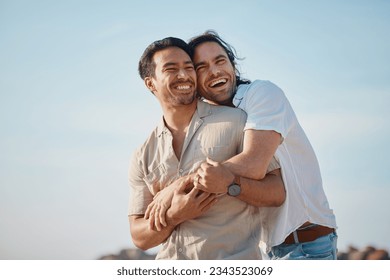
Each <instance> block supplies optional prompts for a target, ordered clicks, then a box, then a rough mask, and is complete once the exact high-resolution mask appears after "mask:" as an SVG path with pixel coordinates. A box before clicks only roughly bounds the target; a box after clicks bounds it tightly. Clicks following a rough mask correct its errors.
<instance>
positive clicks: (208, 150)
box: [193, 145, 236, 165]
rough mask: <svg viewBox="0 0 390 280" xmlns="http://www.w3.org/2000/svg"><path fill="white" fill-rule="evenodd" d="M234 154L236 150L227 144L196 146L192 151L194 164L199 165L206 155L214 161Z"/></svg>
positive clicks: (222, 159) (223, 159)
mask: <svg viewBox="0 0 390 280" xmlns="http://www.w3.org/2000/svg"><path fill="white" fill-rule="evenodd" d="M234 155H236V151H235V149H234V148H233V147H231V146H229V145H224V146H215V147H198V148H197V149H195V151H194V157H193V159H194V160H193V163H194V165H199V164H200V163H201V162H203V161H205V160H206V158H207V157H209V158H210V159H212V160H214V161H217V162H221V161H225V160H227V159H229V158H231V157H232V156H234Z"/></svg>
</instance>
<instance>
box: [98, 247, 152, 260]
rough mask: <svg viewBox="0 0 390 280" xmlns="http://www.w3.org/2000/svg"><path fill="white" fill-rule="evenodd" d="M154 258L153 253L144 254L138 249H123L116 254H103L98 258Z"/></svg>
mask: <svg viewBox="0 0 390 280" xmlns="http://www.w3.org/2000/svg"><path fill="white" fill-rule="evenodd" d="M155 258H156V256H155V255H149V254H146V253H145V252H144V251H142V250H139V249H123V250H121V251H120V252H119V254H117V255H113V254H110V255H105V256H102V257H100V258H99V260H154V259H155Z"/></svg>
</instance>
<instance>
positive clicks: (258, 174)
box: [222, 152, 272, 180]
mask: <svg viewBox="0 0 390 280" xmlns="http://www.w3.org/2000/svg"><path fill="white" fill-rule="evenodd" d="M271 159H272V156H271V158H261V157H259V156H255V155H253V154H249V153H244V152H242V153H240V154H238V155H236V156H234V157H232V158H230V159H228V160H227V161H225V162H223V163H222V164H223V165H224V166H226V167H227V168H228V169H229V170H230V171H231V172H232V173H234V174H235V175H237V176H240V177H246V178H251V179H255V180H261V179H263V178H264V177H265V175H266V173H267V168H268V165H269V163H270V161H271Z"/></svg>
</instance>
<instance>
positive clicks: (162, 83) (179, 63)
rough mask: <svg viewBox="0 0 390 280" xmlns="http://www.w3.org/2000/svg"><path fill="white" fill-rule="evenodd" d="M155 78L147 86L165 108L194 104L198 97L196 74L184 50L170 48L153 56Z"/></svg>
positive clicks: (150, 78) (149, 80) (146, 80)
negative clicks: (196, 96)
mask: <svg viewBox="0 0 390 280" xmlns="http://www.w3.org/2000/svg"><path fill="white" fill-rule="evenodd" d="M153 61H154V63H155V65H156V67H155V74H154V77H146V78H145V84H146V86H147V87H148V88H149V90H150V91H152V92H153V93H154V94H155V95H156V97H157V98H158V100H159V101H160V103H161V104H162V105H163V106H168V107H171V106H180V105H188V104H192V103H193V102H194V100H195V95H196V73H195V69H194V66H193V63H192V61H191V58H190V57H189V56H188V55H187V53H186V52H184V51H183V50H182V49H180V48H177V47H169V48H166V49H163V50H161V51H158V52H156V53H155V54H154V56H153Z"/></svg>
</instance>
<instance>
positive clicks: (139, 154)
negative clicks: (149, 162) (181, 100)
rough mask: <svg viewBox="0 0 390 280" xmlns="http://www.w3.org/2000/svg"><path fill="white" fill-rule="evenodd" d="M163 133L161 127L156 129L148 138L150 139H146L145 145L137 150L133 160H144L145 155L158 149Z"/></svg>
mask: <svg viewBox="0 0 390 280" xmlns="http://www.w3.org/2000/svg"><path fill="white" fill-rule="evenodd" d="M161 133H162V132H161V131H160V129H159V127H158V126H157V127H155V128H154V129H153V130H152V132H151V133H150V135H149V136H148V138H146V140H145V141H144V143H143V144H141V145H140V146H138V148H136V149H135V151H134V153H133V158H137V159H140V158H143V157H145V154H149V153H150V152H151V151H153V150H155V149H157V144H158V139H159V135H161Z"/></svg>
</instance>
